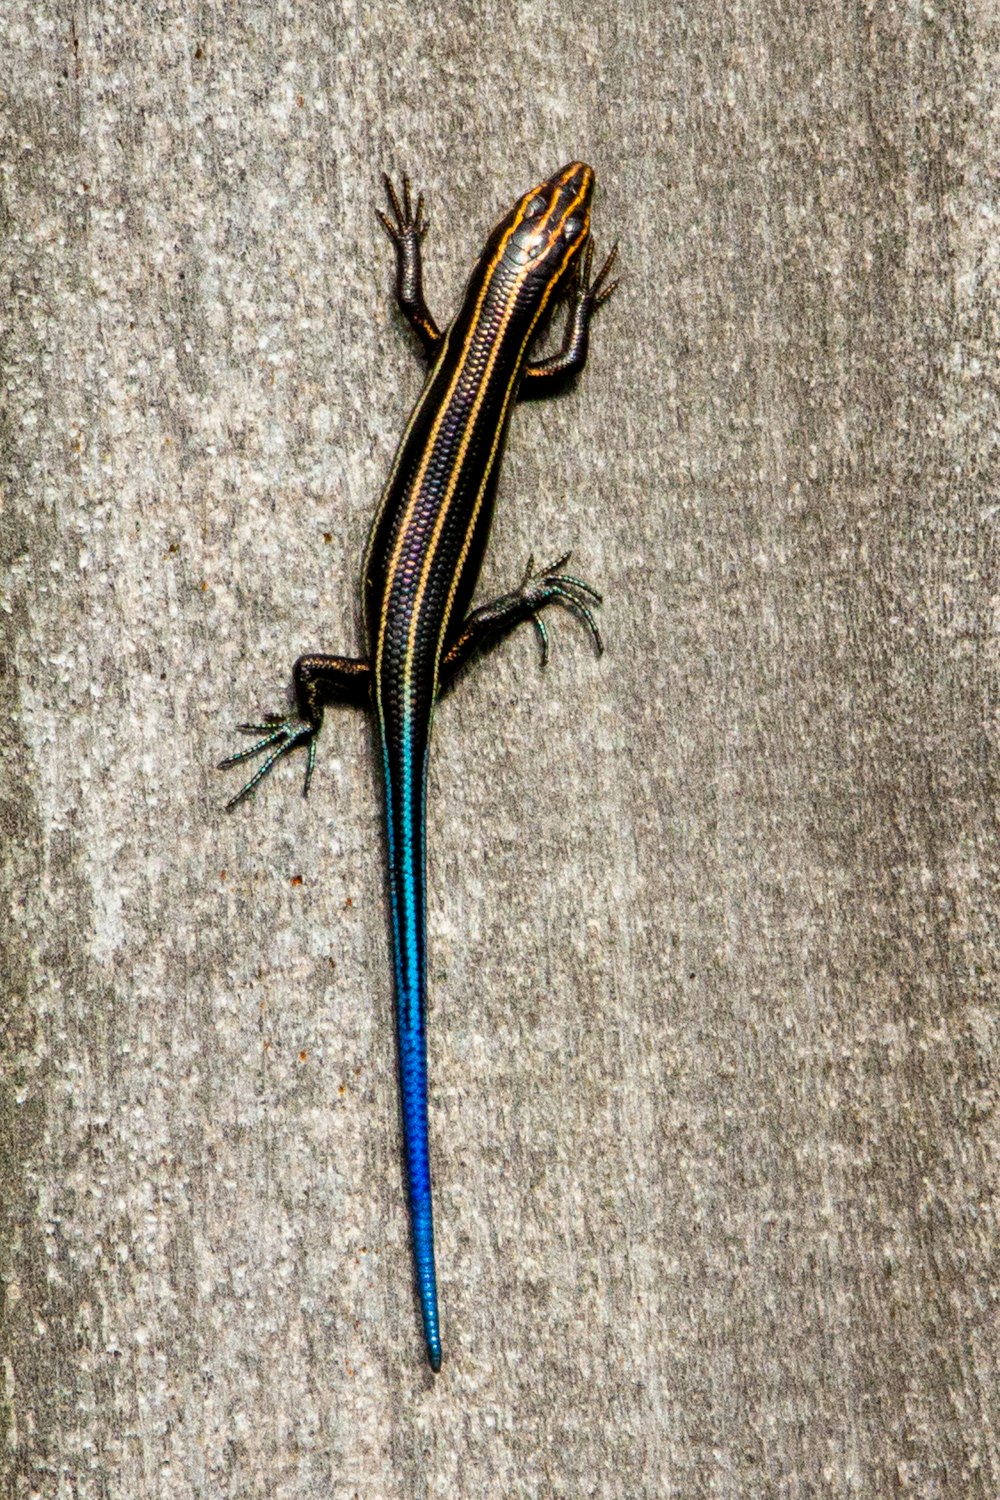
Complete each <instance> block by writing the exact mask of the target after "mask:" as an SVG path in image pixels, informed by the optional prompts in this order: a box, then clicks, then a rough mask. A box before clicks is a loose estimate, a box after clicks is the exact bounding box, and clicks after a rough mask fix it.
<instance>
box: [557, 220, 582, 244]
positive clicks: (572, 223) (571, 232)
mask: <svg viewBox="0 0 1000 1500" xmlns="http://www.w3.org/2000/svg"><path fill="white" fill-rule="evenodd" d="M582 228H583V220H582V219H578V218H577V217H576V215H575V214H570V216H569V218H568V219H567V220H566V222H565V224H564V225H563V227H562V234H563V239H564V240H575V239H576V237H577V235H578V234H579V233H580V230H581V229H582Z"/></svg>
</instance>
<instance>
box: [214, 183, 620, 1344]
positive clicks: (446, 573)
mask: <svg viewBox="0 0 1000 1500" xmlns="http://www.w3.org/2000/svg"><path fill="white" fill-rule="evenodd" d="M385 185H386V191H387V194H388V200H389V201H388V208H389V212H388V213H381V212H380V213H379V218H380V220H381V222H382V224H383V226H384V227H385V229H386V231H387V233H388V234H389V237H390V239H391V240H392V242H393V244H394V246H395V251H396V298H397V301H398V303H399V306H400V308H401V310H402V311H403V313H404V314H405V316H406V318H407V319H408V321H409V323H410V326H411V327H412V328H413V330H414V331H415V332H416V334H417V336H418V338H419V340H420V342H421V344H422V346H423V349H424V351H425V353H426V355H427V358H428V360H429V361H430V370H429V373H428V376H427V380H426V383H425V385H424V388H423V391H422V392H421V395H420V398H419V400H418V401H417V404H416V406H415V407H414V409H413V413H412V415H411V417H410V420H409V422H408V424H407V427H406V431H405V432H404V434H403V437H402V440H401V442H400V444H399V447H398V449H397V451H396V457H395V459H394V461H393V465H392V470H391V472H390V474H389V478H388V481H387V482H386V485H385V488H384V490H383V491H382V498H381V501H380V503H379V507H378V511H377V513H376V515H375V519H374V521H373V523H372V528H371V533H370V536H369V540H368V547H367V550H366V553H365V558H364V565H363V568H362V574H361V594H362V605H363V611H364V619H365V625H366V634H367V655H366V656H365V657H364V658H363V659H356V658H352V657H344V656H327V655H315V654H314V655H307V656H302V657H300V658H299V660H298V661H297V662H296V663H295V667H294V670H293V677H294V684H295V704H296V711H295V712H294V713H293V714H269V715H267V716H266V717H265V718H264V719H262V720H261V721H260V722H257V723H252V724H241V725H240V726H239V728H240V730H241V731H243V732H244V733H247V734H251V735H254V736H255V737H256V742H255V743H254V744H253V745H251V746H250V747H249V748H247V749H244V750H241V751H239V752H238V753H237V754H235V755H230V756H228V757H227V758H226V759H225V760H224V761H222V762H221V766H222V768H227V767H229V766H235V765H239V764H241V763H242V762H244V761H247V760H249V759H251V758H252V757H255V756H258V755H260V756H262V757H263V759H262V760H261V762H260V764H259V765H258V767H257V769H256V770H255V772H254V774H253V776H252V777H251V778H250V780H249V781H248V782H247V783H246V785H245V786H244V787H243V789H242V790H241V791H240V792H239V793H238V794H237V795H236V796H235V797H234V798H233V799H232V801H231V802H230V803H229V807H230V808H233V807H236V806H237V805H238V804H239V803H241V802H242V801H243V800H244V799H245V798H246V797H248V796H249V795H250V793H251V792H252V791H253V790H254V788H255V787H256V786H257V785H258V784H259V783H260V782H261V781H262V780H263V778H264V777H265V776H266V775H267V774H268V772H269V771H271V770H272V769H273V767H274V766H275V764H276V763H277V762H278V761H279V760H280V759H281V758H282V757H283V756H285V755H288V754H289V753H290V752H291V751H292V750H294V749H296V748H297V747H299V746H303V747H305V748H306V750H307V761H306V771H305V785H304V788H303V791H304V793H307V792H308V790H309V783H310V780H311V778H312V774H313V769H314V767H315V763H316V741H317V736H318V734H319V730H320V727H321V725H322V722H323V710H324V708H325V707H326V706H327V705H328V704H330V703H335V702H337V703H340V702H351V703H357V704H359V705H364V706H366V707H370V708H372V709H373V710H374V715H375V720H376V724H377V729H378V745H379V751H380V756H381V765H382V773H383V780H384V788H385V827H386V842H387V853H388V871H389V893H390V902H391V913H392V951H393V961H394V969H395V993H396V1016H397V1037H398V1050H399V1082H400V1095H401V1104H402V1121H403V1146H404V1152H405V1159H406V1179H407V1189H408V1198H409V1212H410V1225H411V1236H412V1246H413V1262H414V1270H415V1275H416V1284H417V1291H418V1295H419V1300H420V1309H421V1316H422V1319H423V1330H424V1338H425V1341H426V1345H427V1356H428V1359H429V1361H430V1365H431V1368H432V1369H433V1370H435V1371H436V1370H439V1369H440V1367H441V1332H440V1320H439V1313H438V1298H437V1277H436V1271H435V1263H434V1226H433V1214H432V1202H431V1175H430V1161H429V1152H428V1136H427V1044H426V1032H425V1016H426V997H427V918H426V800H427V754H428V749H429V746H430V738H431V725H432V722H433V718H434V705H435V702H436V701H437V699H438V697H439V695H440V693H441V692H442V690H443V689H444V688H445V687H447V686H448V684H449V683H450V681H451V680H452V678H453V677H454V675H455V673H456V672H457V671H458V670H459V669H460V668H461V667H462V666H463V665H464V664H465V663H466V662H467V661H468V660H469V658H470V657H471V656H472V655H473V654H474V653H475V652H476V651H477V650H478V649H479V648H480V647H481V646H483V645H484V644H485V643H486V642H487V641H489V640H490V639H491V638H495V637H496V636H498V635H500V634H503V633H505V632H506V631H508V630H510V629H511V628H512V627H513V626H514V625H516V624H518V623H519V622H520V621H522V620H532V621H533V622H534V624H535V626H536V628H537V629H538V631H539V634H540V637H541V643H542V658H543V661H544V660H545V657H546V655H547V650H548V640H547V635H546V631H545V625H544V623H543V621H542V618H541V614H540V611H541V610H542V609H544V608H545V607H546V606H547V605H550V604H562V605H564V606H566V607H568V608H569V609H570V610H571V611H573V612H574V613H575V614H577V615H578V616H579V617H580V618H581V619H582V620H583V621H584V622H585V623H586V625H587V626H588V628H589V630H590V632H591V634H592V636H593V639H594V641H595V644H596V646H597V649H598V651H600V650H602V649H603V646H602V642H601V637H600V633H599V631H598V628H597V624H596V622H595V620H594V615H593V610H592V606H593V605H595V604H599V603H600V596H599V595H598V594H597V593H596V592H595V590H594V589H592V588H591V587H590V586H589V585H588V584H586V583H583V582H582V581H581V580H580V579H578V578H575V577H573V576H572V575H571V574H569V573H567V572H565V567H566V563H567V562H568V559H569V554H568V553H567V554H566V555H565V556H564V557H561V558H560V559H559V560H558V561H557V562H555V563H553V564H552V565H551V566H550V567H547V568H542V569H541V570H539V571H537V572H536V571H535V569H534V566H533V563H532V562H529V564H528V567H527V569H526V571H525V574H524V577H523V578H522V580H521V582H520V584H519V585H518V586H517V587H516V588H514V589H512V590H511V592H509V593H507V594H503V595H502V596H501V597H500V598H498V599H495V600H493V601H492V602H491V603H489V604H483V605H480V606H479V607H478V608H477V609H473V610H471V611H470V609H469V606H470V603H471V600H472V594H473V590H474V589H475V586H476V581H477V579H478V577H479V570H480V566H481V564H482V560H483V553H484V551H485V548H486V544H487V540H488V537H489V531H490V522H491V519H492V515H493V504H494V497H495V494H496V483H497V474H498V470H499V465H500V459H501V456H502V454H503V449H504V444H505V441H506V437H507V428H508V425H509V421H510V414H511V410H512V408H513V405H514V402H515V400H516V399H517V398H518V397H519V396H526V395H531V396H535V395H544V394H548V393H549V392H551V391H553V390H555V389H557V388H558V387H559V386H561V385H562V384H563V382H564V381H565V380H566V379H567V378H568V377H570V376H572V375H574V374H576V373H577V372H578V371H580V370H581V369H582V368H583V366H584V364H585V363H586V359H587V347H588V333H589V325H590V319H591V317H592V315H593V313H594V312H595V310H596V309H597V308H598V307H599V306H600V305H601V303H602V302H604V301H606V300H607V298H608V297H610V295H611V293H612V292H613V291H614V289H615V287H616V285H617V282H616V281H611V280H609V279H608V278H609V274H610V271H611V268H612V266H613V264H614V260H615V254H616V250H614V249H613V250H612V251H611V253H610V255H609V256H608V258H607V260H606V261H605V262H604V265H603V266H602V268H601V270H600V271H599V272H598V274H597V275H596V276H595V277H594V278H593V280H591V274H590V273H591V260H592V242H591V239H590V203H591V197H592V194H593V188H594V174H593V171H592V170H591V168H590V167H589V166H587V165H585V164H584V163H583V162H571V163H570V164H569V165H568V166H565V167H563V169H562V170H561V171H560V172H556V173H555V175H554V176H553V177H550V178H549V179H548V180H547V181H546V182H543V183H541V184H540V185H539V186H538V187H536V188H533V189H532V190H531V192H529V193H526V194H525V195H524V197H523V198H521V199H520V201H519V202H517V203H516V204H515V205H514V207H513V208H512V209H511V210H510V212H509V213H508V214H507V215H506V216H505V217H504V218H503V219H502V220H501V221H500V223H499V224H498V225H497V226H496V228H495V229H494V230H493V232H492V234H491V235H490V237H489V239H488V240H487V242H486V246H485V248H484V250H483V252H482V254H481V255H480V257H479V259H478V260H477V262H476V264H475V266H474V267H473V270H472V275H471V277H470V279H469V284H468V287H467V289H466V292H465V296H464V299H463V301H462V305H461V307H460V309H459V311H458V315H457V316H456V317H455V319H454V321H453V322H452V323H451V324H450V325H449V326H448V327H447V328H446V329H445V330H444V332H442V331H441V330H440V328H439V326H438V324H437V323H436V322H435V320H434V318H433V317H432V315H431V313H430V311H429V309H428V307H427V303H426V301H425V300H424V293H423V277H422V271H421V253H420V247H421V240H422V239H423V236H424V233H425V231H426V227H427V226H426V223H425V220H424V212H423V199H422V198H418V199H417V203H416V207H415V209H414V206H413V203H412V199H411V194H410V188H409V183H408V182H407V181H406V180H405V179H404V181H403V189H402V194H401V195H400V194H399V193H397V191H396V189H395V188H394V187H393V184H392V183H391V181H390V180H389V178H388V177H387V178H386V179H385ZM563 298H567V299H568V303H569V308H568V315H567V319H566V327H565V331H564V336H563V341H562V347H561V349H560V350H559V352H558V353H556V354H554V355H552V356H550V357H548V358H537V359H532V358H529V354H530V352H531V349H532V345H533V343H534V342H535V340H536V339H537V337H538V335H539V333H540V332H541V331H542V330H543V328H544V327H545V325H546V323H547V320H548V317H549V314H550V313H551V311H552V309H553V307H554V306H555V305H556V303H557V302H558V301H560V300H561V299H563Z"/></svg>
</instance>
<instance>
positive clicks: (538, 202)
mask: <svg viewBox="0 0 1000 1500" xmlns="http://www.w3.org/2000/svg"><path fill="white" fill-rule="evenodd" d="M544 208H545V199H544V198H543V197H542V195H541V193H536V194H535V196H534V198H532V200H531V202H530V203H529V204H528V206H527V208H526V209H525V210H524V217H525V218H526V219H537V218H538V215H539V214H540V213H542V212H543V210H544Z"/></svg>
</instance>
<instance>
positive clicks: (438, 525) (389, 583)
mask: <svg viewBox="0 0 1000 1500" xmlns="http://www.w3.org/2000/svg"><path fill="white" fill-rule="evenodd" d="M542 186H545V184H543V185H542ZM585 191H586V185H584V187H583V188H582V189H581V191H580V193H579V194H578V195H577V196H576V198H575V199H574V200H573V202H572V203H571V204H570V206H569V207H568V208H567V210H566V212H565V214H564V215H563V222H565V220H566V219H567V218H569V216H570V215H571V214H572V213H573V211H574V209H575V208H576V207H577V205H578V204H579V203H580V202H582V201H583V199H584V196H585ZM537 196H538V189H536V190H535V191H534V192H532V193H529V194H527V195H526V196H525V198H524V199H523V200H522V207H521V210H520V212H519V213H518V215H517V217H516V218H515V219H514V220H513V221H512V222H511V225H510V227H509V228H508V230H507V232H506V234H505V235H504V236H503V238H502V240H501V241H500V244H499V245H498V246H497V249H496V252H495V254H494V256H493V258H492V260H491V261H490V264H489V266H488V267H487V269H486V273H485V275H484V278H483V283H482V287H481V289H480V293H479V298H478V300H477V303H476V307H475V311H474V313H473V316H472V319H471V322H470V325H469V331H468V333H467V335H466V339H465V342H464V345H463V348H462V350H461V352H460V353H459V354H458V356H457V357H456V362H455V372H454V375H453V377H452V379H451V381H450V383H449V387H448V390H447V392H446V394H445V396H444V397H443V399H442V401H441V405H440V408H439V411H438V415H437V417H436V418H435V421H434V425H433V427H432V429H431V431H430V433H429V434H428V438H427V442H426V445H425V449H424V454H423V457H422V460H421V463H420V467H419V469H418V471H417V473H416V475H415V476H414V479H413V482H412V485H411V488H410V499H409V502H408V504H407V507H406V511H405V512H404V515H403V517H402V519H401V522H400V525H399V530H398V532H397V540H396V546H395V548H394V549H393V554H392V557H391V559H390V562H389V566H388V569H387V571H386V576H385V602H386V603H387V601H388V594H389V593H390V592H391V589H392V587H393V584H394V581H395V576H396V572H397V569H398V567H399V560H400V555H401V552H402V548H403V545H404V542H405V540H406V537H407V534H408V532H409V528H410V524H411V522H412V519H413V515H414V513H415V511H416V509H417V507H418V505H419V503H420V498H421V494H422V490H423V485H424V480H425V478H426V474H427V469H428V467H429V464H430V460H431V457H432V455H433V451H434V447H435V444H436V441H437V438H438V436H439V434H440V431H441V428H442V425H443V423H444V421H445V418H446V417H447V415H448V413H449V411H450V409H451V406H452V403H453V400H454V397H455V392H456V390H457V388H458V386H459V384H460V382H461V380H462V378H463V376H464V375H465V373H466V367H467V362H468V356H469V352H470V349H471V348H472V346H473V344H474V343H475V340H476V338H477V335H478V333H479V324H480V319H481V316H482V309H483V304H484V302H485V300H486V297H487V295H488V293H489V291H490V287H491V282H492V277H493V274H494V272H495V271H496V268H497V266H498V264H499V262H500V260H501V259H502V258H503V255H504V252H505V251H506V248H507V246H508V244H509V243H510V240H511V237H512V236H513V235H514V233H515V232H516V230H517V229H518V228H519V227H520V225H521V224H522V223H523V222H524V210H525V208H526V207H527V205H528V204H529V203H530V202H531V201H532V200H533V199H534V198H536V197H537ZM558 198H559V186H558V185H557V186H556V188H555V189H554V191H553V194H552V199H551V202H550V204H549V207H548V209H547V211H546V213H545V214H544V216H543V217H541V218H540V219H539V221H538V228H539V230H544V228H545V227H546V225H547V224H548V223H549V221H550V219H551V218H552V215H553V212H554V210H555V206H556V203H557V202H558ZM570 253H572V252H567V255H566V257H564V259H563V261H562V262H561V264H560V267H559V270H558V271H557V272H556V273H554V274H553V276H552V277H551V278H550V280H549V283H548V285H547V287H546V290H545V293H544V295H543V297H542V300H541V303H540V304H539V307H538V309H537V311H536V314H535V317H534V318H533V319H532V322H531V326H530V328H529V329H528V330H527V332H526V333H525V337H524V339H523V341H522V344H521V348H520V350H519V351H518V358H517V359H516V360H515V361H514V362H513V363H512V366H511V376H510V380H509V381H508V383H507V389H506V392H505V395H504V399H503V403H502V406H501V411H500V417H499V420H498V422H497V425H496V431H495V433H494V440H493V446H492V448H491V449H490V453H489V456H488V459H487V461H486V463H485V465H484V468H483V477H482V481H481V483H480V486H479V491H478V493H477V495H476V501H475V505H474V508H473V513H472V516H471V518H470V522H469V526H468V528H467V532H466V539H465V543H464V545H463V547H462V550H461V553H460V555H459V560H458V566H457V567H456V569H455V572H454V575H453V578H452V582H451V587H450V589H449V593H448V599H447V603H446V607H445V611H444V614H443V617H442V628H441V632H440V633H439V637H438V642H437V653H436V656H437V657H438V658H439V657H440V653H441V645H442V639H443V634H444V626H445V624H446V623H447V621H448V618H449V616H450V614H451V609H452V605H453V602H454V598H455V593H456V591H457V588H458V584H459V581H460V579H461V574H462V569H463V567H464V564H465V559H466V557H467V556H468V551H469V547H470V546H471V543H472V537H473V535H474V533H475V527H476V522H477V520H478V517H479V512H480V510H481V508H482V500H483V495H484V494H485V491H486V486H487V484H488V482H489V479H490V475H491V473H492V469H493V463H494V460H495V457H496V451H497V445H498V443H499V441H500V434H501V433H502V431H503V428H504V422H505V419H506V414H507V408H508V406H509V404H510V398H511V394H512V392H513V386H514V380H515V378H516V375H517V373H518V371H519V370H520V366H521V360H522V359H523V356H524V351H525V349H526V347H527V345H528V343H529V341H530V339H531V337H532V335H533V334H534V331H535V328H536V327H537V325H538V322H539V320H540V318H541V317H542V314H543V313H544V311H545V308H546V307H547V305H548V302H549V298H550V296H551V294H552V289H553V287H554V286H555V284H556V282H557V281H558V279H559V276H560V274H561V273H562V270H563V268H564V266H565V263H566V260H567V259H568V257H569V254H570ZM530 271H531V264H530V263H529V264H528V265H526V266H525V267H524V269H523V270H522V271H521V272H520V273H519V274H518V275H517V277H516V279H515V281H514V283H513V285H512V286H511V288H510V291H509V293H508V296H507V300H506V305H505V309H504V314H503V318H502V320H501V323H500V327H499V329H498V331H497V334H496V337H495V340H494V343H493V346H492V348H491V349H490V352H489V359H488V362H487V367H486V369H485V371H484V372H483V374H482V375H481V376H480V377H479V381H478V388H477V392H476V396H475V400H474V402H473V405H472V408H471V410H470V411H469V413H468V414H467V416H466V419H465V422H464V424H463V437H462V441H461V445H460V448H459V452H458V454H457V456H456V458H455V460H454V462H453V464H452V468H451V476H450V479H449V483H448V488H447V490H446V491H445V494H444V496H443V498H442V502H441V505H440V507H439V509H438V513H437V516H436V518H435V523H434V530H433V532H432V535H431V539H430V543H429V545H428V548H427V551H426V554H425V558H424V563H423V566H422V568H421V576H420V582H419V584H418V588H417V592H416V595H415V597H414V602H413V608H412V612H411V618H410V631H409V638H408V640H407V649H406V659H407V668H409V664H410V662H411V661H412V659H413V652H414V644H415V640H416V634H417V630H418V628H419V621H420V614H421V609H422V606H423V600H424V595H425V593H426V589H427V583H428V579H429V577H430V574H431V571H432V569H433V564H434V560H435V555H436V552H437V548H438V545H439V543H440V538H441V534H442V531H443V529H444V526H445V522H446V520H447V516H448V512H449V511H450V509H451V505H452V502H453V500H454V495H455V490H456V488H457V485H458V479H459V476H460V474H461V470H462V465H463V462H464V458H465V454H466V452H467V449H468V444H469V441H470V437H471V431H472V428H473V426H474V425H475V421H476V417H477V415H478V413H479V410H480V408H481V406H482V402H483V399H484V397H485V392H486V390H487V389H488V387H489V383H490V380H491V376H492V372H493V368H494V365H495V363H496V359H497V357H498V353H499V344H500V342H501V339H502V336H503V333H504V331H505V329H506V327H507V325H508V323H509V321H510V318H511V315H512V312H513V307H514V303H515V300H516V296H517V292H518V291H519V290H520V287H521V285H522V283H523V281H524V280H525V279H526V278H527V276H528V275H529V274H530ZM450 331H451V330H450V328H449V331H448V332H449V334H450ZM446 338H447V335H446ZM442 358H443V353H442ZM439 367H440V360H438V361H437V362H436V363H435V367H434V371H433V374H436V373H437V370H438V368H439ZM432 379H433V375H432V376H429V377H428V381H427V385H426V387H425V394H426V393H427V392H428V391H429V389H430V387H431V384H432ZM423 404H424V397H423V396H422V397H421V399H420V401H418V403H417V406H416V408H415V409H414V413H413V416H412V417H411V420H410V423H409V424H408V426H407V429H406V434H405V435H404V438H403V441H402V442H401V443H400V445H399V448H398V450H397V459H396V462H395V463H394V465H393V471H392V474H391V475H390V478H389V482H388V483H387V485H386V487H385V489H384V490H383V496H382V503H381V505H380V507H379V513H378V517H376V523H375V525H373V528H372V532H371V536H370V540H369V549H368V551H366V555H365V562H366V565H367V562H368V560H369V556H370V546H371V538H373V537H374V535H375V529H376V526H377V524H378V520H379V519H380V518H381V516H382V514H383V512H384V508H385V503H386V498H387V496H388V494H389V491H390V489H391V487H392V484H393V481H394V479H395V477H396V474H397V472H398V467H399V462H400V455H401V454H402V452H403V449H404V447H405V443H406V439H407V437H408V436H409V434H410V432H411V430H412V427H413V423H414V421H415V420H416V416H417V413H418V412H420V411H421V410H422V409H423ZM366 574H367V566H366ZM386 615H387V611H386V608H385V603H384V604H383V609H382V617H381V621H380V628H379V638H378V646H377V649H376V652H375V659H374V663H373V665H374V668H375V676H376V679H377V678H378V677H379V675H380V670H381V662H382V654H383V649H384V643H385V630H386V624H387V619H386ZM436 675H437V661H435V678H436ZM409 677H410V673H409V670H407V671H406V672H405V673H404V692H406V691H408V688H409ZM435 686H436V683H435ZM375 696H376V701H378V699H379V697H380V695H379V694H378V693H376V695H375ZM432 702H433V695H432Z"/></svg>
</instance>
